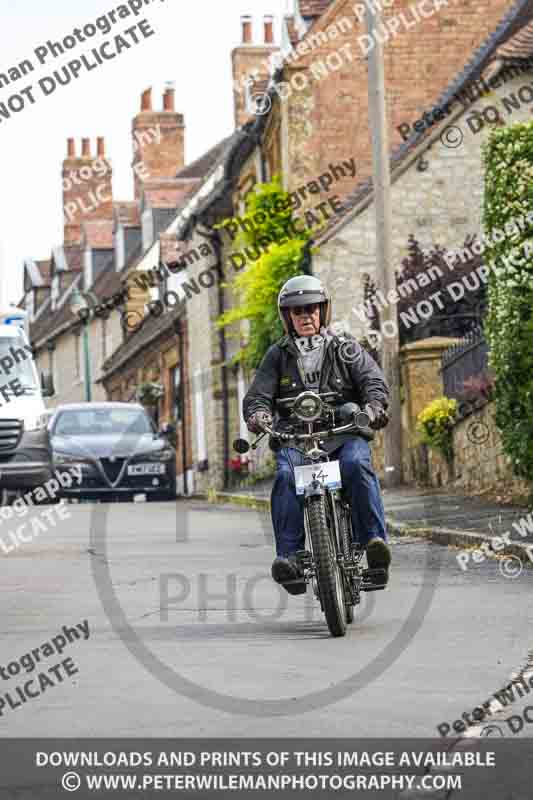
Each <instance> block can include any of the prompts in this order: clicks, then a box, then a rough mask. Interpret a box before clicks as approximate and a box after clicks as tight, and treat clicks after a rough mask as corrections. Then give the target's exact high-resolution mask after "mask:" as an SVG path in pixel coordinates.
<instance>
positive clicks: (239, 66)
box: [231, 14, 279, 128]
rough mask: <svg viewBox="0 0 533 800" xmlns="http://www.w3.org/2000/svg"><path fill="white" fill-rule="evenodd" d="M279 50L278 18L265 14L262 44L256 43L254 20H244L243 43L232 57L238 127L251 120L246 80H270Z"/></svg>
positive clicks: (248, 18) (244, 17) (235, 115)
mask: <svg viewBox="0 0 533 800" xmlns="http://www.w3.org/2000/svg"><path fill="white" fill-rule="evenodd" d="M278 51H279V47H278V45H277V44H276V43H275V41H274V17H273V16H272V15H271V14H267V15H265V17H264V19H263V35H262V42H261V43H260V44H254V41H253V30H252V17H251V16H249V15H245V16H242V17H241V44H240V45H239V46H238V47H236V48H235V49H234V50H233V52H232V54H231V61H232V69H233V87H234V88H233V98H234V117H235V126H236V127H237V128H238V127H240V126H241V125H244V123H245V122H247V121H248V120H249V119H250V112H249V110H248V109H247V104H246V95H247V92H246V79H247V78H255V79H256V80H266V79H267V78H269V77H270V69H269V58H270V56H271V55H272V53H276V52H278Z"/></svg>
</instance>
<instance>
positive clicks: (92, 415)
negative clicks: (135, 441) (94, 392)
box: [54, 406, 153, 436]
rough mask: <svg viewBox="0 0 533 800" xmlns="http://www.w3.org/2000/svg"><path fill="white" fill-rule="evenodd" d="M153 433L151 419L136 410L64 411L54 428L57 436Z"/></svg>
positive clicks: (89, 408) (86, 409)
mask: <svg viewBox="0 0 533 800" xmlns="http://www.w3.org/2000/svg"><path fill="white" fill-rule="evenodd" d="M149 433H153V428H152V425H151V422H150V418H149V417H148V414H147V413H146V412H145V411H139V410H138V409H136V408H95V409H92V408H91V407H90V406H87V408H83V409H80V410H79V411H70V410H69V411H63V412H62V413H60V414H59V415H58V417H57V421H56V424H55V426H54V434H55V435H56V436H99V435H100V436H105V435H108V436H111V435H113V436H118V435H122V436H125V435H132V434H139V435H145V434H149Z"/></svg>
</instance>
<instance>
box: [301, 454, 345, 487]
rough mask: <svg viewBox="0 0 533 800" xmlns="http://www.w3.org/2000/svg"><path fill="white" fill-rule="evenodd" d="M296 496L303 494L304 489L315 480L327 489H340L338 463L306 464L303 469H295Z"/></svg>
mask: <svg viewBox="0 0 533 800" xmlns="http://www.w3.org/2000/svg"><path fill="white" fill-rule="evenodd" d="M294 474H295V477H296V494H303V493H304V492H305V487H306V486H308V485H309V484H310V483H311V481H312V480H313V479H314V478H316V479H317V480H318V481H320V483H321V484H322V485H323V486H327V487H328V489H340V488H341V486H342V482H341V471H340V466H339V462H338V461H326V462H325V463H323V464H306V465H305V466H303V467H295V469H294Z"/></svg>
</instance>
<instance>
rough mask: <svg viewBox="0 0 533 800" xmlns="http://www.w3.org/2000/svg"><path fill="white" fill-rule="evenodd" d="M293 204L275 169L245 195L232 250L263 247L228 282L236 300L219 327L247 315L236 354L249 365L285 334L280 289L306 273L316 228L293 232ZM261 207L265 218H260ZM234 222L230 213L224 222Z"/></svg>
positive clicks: (224, 224) (256, 364)
mask: <svg viewBox="0 0 533 800" xmlns="http://www.w3.org/2000/svg"><path fill="white" fill-rule="evenodd" d="M291 205H292V204H291V197H290V194H289V193H288V192H286V191H284V190H283V188H282V185H281V178H280V176H278V175H275V176H274V177H273V178H272V180H271V181H270V183H262V184H258V185H257V186H256V187H255V190H254V191H252V192H250V194H249V195H248V197H247V198H246V212H245V213H244V214H242V215H241V218H242V219H243V225H242V228H243V230H241V231H240V232H239V235H238V236H237V238H236V240H235V241H234V242H233V250H234V252H237V253H238V252H242V251H243V248H244V252H245V253H247V252H249V250H252V251H254V248H259V249H258V250H255V251H254V252H257V253H261V254H260V255H259V257H258V258H256V259H255V260H251V261H249V263H248V264H247V265H246V268H245V269H243V270H242V272H238V273H237V274H236V275H235V276H234V277H233V280H232V281H231V283H230V285H231V287H232V289H233V291H234V297H235V300H236V302H235V305H234V306H233V308H231V309H230V310H229V311H226V312H225V313H224V314H223V315H222V316H221V317H219V319H218V325H219V326H221V327H226V326H229V325H233V324H234V323H236V322H240V321H241V320H245V319H246V320H249V322H250V332H249V338H248V343H247V344H246V346H245V347H243V348H241V349H240V350H239V352H238V353H237V354H236V356H235V358H234V361H235V362H239V361H240V362H241V363H243V365H244V366H246V367H248V368H252V369H255V368H256V367H257V366H258V365H259V363H260V361H261V359H262V358H263V356H264V354H265V353H266V351H267V350H268V348H269V347H270V345H272V344H273V343H274V342H275V341H277V339H279V338H280V337H281V336H282V335H283V326H282V324H281V321H280V319H279V317H278V307H277V299H278V294H279V291H280V289H281V287H282V286H283V284H284V283H285V282H286V281H288V280H289V278H293V277H295V276H296V275H300V274H301V273H302V260H303V252H304V247H305V245H306V244H307V242H308V241H309V239H310V238H311V234H312V232H313V231H312V230H311V229H306V230H303V231H302V232H301V233H300V234H296V235H295V233H294V231H293V230H292V228H291V225H292V222H293V213H292V207H291ZM258 212H263V214H264V216H265V221H264V222H261V223H257V216H256V215H257V214H258ZM231 223H232V220H231V219H230V220H228V221H227V222H225V223H222V224H221V225H220V227H222V228H224V227H227V226H228V225H230V224H231ZM245 223H248V225H246V224H245ZM247 248H249V250H247Z"/></svg>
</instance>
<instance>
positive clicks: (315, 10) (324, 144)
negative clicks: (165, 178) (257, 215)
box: [191, 0, 527, 486]
mask: <svg viewBox="0 0 533 800" xmlns="http://www.w3.org/2000/svg"><path fill="white" fill-rule="evenodd" d="M525 5H527V4H524V2H520V3H515V4H510V3H509V2H508V0H507V1H505V0H500V2H496V3H490V4H489V3H488V2H483V3H482V8H481V11H482V13H480V9H479V8H476V12H475V14H474V13H471V12H470V11H469V10H468V9H463V10H462V11H460V12H458V9H457V8H456V7H455V6H454V7H453V8H452V7H449V8H448V7H445V6H441V8H440V9H439V11H438V13H435V14H434V15H432V16H431V17H429V18H421V19H420V20H419V22H418V23H417V24H416V26H413V25H411V26H410V28H409V29H405V30H402V31H401V33H400V34H398V35H397V36H396V37H393V38H391V39H390V40H389V41H388V42H387V44H386V48H385V59H386V79H387V91H388V106H389V114H390V118H389V125H390V129H389V133H390V140H391V143H392V147H393V148H394V150H395V152H396V151H398V150H400V151H401V152H402V154H403V153H405V152H406V150H407V145H404V146H403V147H402V146H401V145H400V144H399V143H401V142H402V141H403V138H404V136H405V128H403V129H402V133H400V130H399V128H400V126H401V125H403V124H404V123H405V122H406V121H410V120H411V121H413V122H414V121H415V120H417V119H418V117H420V116H421V114H422V112H423V111H424V110H425V109H431V108H432V107H434V106H435V105H436V98H438V97H439V96H441V95H442V93H443V92H445V91H446V87H447V86H448V84H449V82H450V78H451V77H452V76H453V75H455V74H457V73H461V70H463V61H464V55H463V54H464V53H465V52H467V53H469V52H473V53H474V57H473V60H472V61H471V62H470V64H469V65H468V68H467V69H466V70H465V73H464V74H465V75H466V74H467V73H468V76H469V77H470V78H471V77H472V75H474V74H475V72H474V71H473V68H472V65H473V64H474V67H475V66H476V65H478V64H479V63H480V61H481V60H482V58H485V57H487V58H488V56H487V53H488V51H489V49H490V45H489V43H496V42H499V43H501V42H502V41H503V40H504V38H505V36H506V35H507V36H509V35H510V34H511V33H512V32H516V30H517V27H520V21H519V14H520V13H521V10H523V9H524V6H525ZM352 6H353V4H350V3H347V2H343V1H342V0H333V2H327V0H324V1H323V2H311V1H310V0H309V1H306V0H300V2H298V3H296V13H295V15H294V16H293V17H290V18H287V19H286V20H285V24H284V32H283V40H282V51H283V52H284V53H285V62H284V64H283V65H282V64H281V63H280V61H278V62H276V58H277V56H276V51H275V50H273V56H272V58H271V61H272V63H273V68H272V70H271V72H272V76H271V80H270V81H269V82H266V81H265V75H264V69H265V57H264V53H263V52H262V51H261V47H259V48H257V47H256V46H255V45H254V44H253V42H252V38H251V34H250V29H249V25H250V23H249V18H243V20H242V25H243V37H242V43H241V45H240V46H239V48H237V51H239V50H244V51H246V52H247V57H246V59H243V58H241V57H240V55H239V53H238V52H237V54H236V53H235V52H234V53H233V57H232V62H233V66H234V89H235V91H234V93H235V95H236V96H237V97H238V100H237V105H236V120H237V122H241V128H240V130H241V131H242V132H243V133H244V135H246V136H247V137H248V138H249V140H250V139H251V140H252V142H255V146H254V147H252V148H251V149H250V150H248V152H247V154H246V156H245V157H244V156H242V155H241V157H240V165H239V170H238V175H237V176H236V178H235V180H234V181H233V183H232V186H231V190H232V192H233V207H234V208H235V209H236V210H237V212H238V210H239V209H241V208H242V206H243V203H244V199H245V197H246V194H247V193H248V192H249V191H251V190H252V189H253V186H254V185H255V184H256V183H257V182H260V181H263V180H268V179H270V178H271V176H272V175H273V174H274V173H276V172H281V173H282V175H283V180H284V186H285V188H286V189H287V190H289V191H295V190H296V189H298V188H299V187H301V186H303V185H306V184H308V183H309V181H311V180H312V179H313V178H315V177H317V176H318V175H320V174H321V173H323V172H324V171H325V170H328V169H330V167H331V165H332V164H333V165H335V164H338V163H339V162H341V161H343V160H345V159H346V158H350V157H352V156H354V157H355V158H356V161H357V175H356V177H355V178H354V177H353V176H350V175H349V174H348V173H346V174H344V175H343V174H340V175H339V176H338V177H337V179H336V182H335V185H334V189H333V190H332V193H333V192H334V194H335V195H337V196H338V197H339V198H342V199H343V201H346V202H344V208H343V209H342V211H341V212H340V214H339V218H338V219H335V220H334V221H332V222H331V224H330V225H329V226H328V227H327V228H326V231H325V233H324V235H323V236H322V237H320V238H317V241H316V244H318V245H320V250H319V252H318V253H315V254H314V255H313V256H312V260H311V269H312V271H313V272H315V273H316V274H318V275H320V276H322V277H324V279H325V280H326V281H327V282H328V284H329V286H330V288H331V290H332V294H333V300H334V304H335V316H336V317H337V318H340V319H343V318H344V319H346V318H347V317H348V314H349V313H350V312H351V308H352V306H353V305H354V302H358V301H361V300H362V291H363V278H364V275H365V274H369V275H373V274H374V259H375V256H374V255H373V243H372V234H371V232H370V231H368V230H366V229H364V228H363V230H361V228H359V229H357V231H356V229H355V228H354V235H353V236H352V235H351V234H350V233H349V225H347V224H346V223H345V219H347V218H348V216H349V215H352V216H353V213H354V211H353V206H354V204H355V200H354V197H357V198H358V197H359V196H360V195H361V204H362V205H361V210H363V209H365V208H366V207H367V206H368V207H370V204H371V200H370V199H368V178H369V176H370V173H371V158H372V156H371V144H370V132H369V129H368V90H367V66H366V60H365V57H364V55H363V54H362V53H361V51H360V47H359V37H361V36H363V35H364V34H365V33H366V28H365V27H363V23H362V21H361V20H359V19H358V18H357V16H356V12H355V13H354V8H353V7H352ZM407 6H408V4H407V3H406V2H400V3H398V4H395V6H394V9H391V8H389V9H386V10H385V17H386V18H387V19H389V18H390V17H391V16H392V15H393V14H399V13H402V12H403V13H404V14H406V13H407ZM506 11H507V13H506V14H505V16H503V15H504V13H505V12H506ZM502 16H503V19H502ZM495 30H496V31H497V33H496V34H494V33H493V31H495ZM289 48H291V51H290V52H289V53H288V54H287V50H288V49H289ZM437 50H438V52H439V61H438V63H437V64H435V59H434V53H435V52H436V51H437ZM339 52H341V53H342V59H341V58H340V56H339V55H338V54H339ZM350 53H351V54H352V58H349V54H350ZM335 54H336V55H335ZM485 63H486V62H485ZM242 64H246V67H247V69H248V70H249V73H248V74H249V76H250V79H249V83H248V84H246V80H245V77H246V76H243V75H242V72H240V71H239V70H240V67H241V66H242ZM413 76H414V77H413ZM243 84H244V89H243V91H242V95H243V96H244V100H243V96H242V95H241V94H240V93H239V91H238V90H239V87H242V86H243ZM274 84H275V85H274ZM287 87H290V91H289V89H288V88H287ZM455 88H457V87H455ZM265 89H266V91H267V92H268V95H269V98H270V102H269V103H267V107H268V105H270V106H271V108H270V111H269V112H268V113H266V114H262V113H260V114H258V115H256V116H255V121H254V122H246V120H247V119H248V120H249V119H250V118H251V117H250V115H251V114H252V112H253V110H254V108H253V102H251V101H252V100H253V97H254V94H256V93H257V92H263V93H264V91H265ZM282 97H284V98H285V99H283V100H282V99H281V98H282ZM449 122H450V119H448V123H449ZM243 123H244V124H243ZM418 127H419V126H418ZM443 127H445V124H444V125H443ZM419 138H420V137H418V139H417V141H419ZM410 147H411V145H410ZM475 147H476V150H477V158H479V144H477V143H476V145H475ZM409 152H410V153H412V151H411V150H410V151H409ZM450 152H451V151H450ZM447 155H448V154H447V153H444V155H443V156H442V158H443V159H446V158H447ZM402 157H403V156H402ZM393 163H394V161H393ZM408 164H409V165H411V167H410V175H411V178H412V179H413V180H414V179H415V178H416V179H417V181H418V183H417V187H418V188H417V189H416V190H415V188H413V186H412V185H410V186H409V190H408V191H407V192H406V197H405V198H404V197H403V196H401V197H400V198H399V199H398V203H397V206H395V207H397V208H398V209H399V219H398V227H399V228H401V226H402V225H404V223H405V220H406V219H408V220H409V221H410V222H412V221H413V219H419V220H420V228H422V227H424V226H425V225H427V220H426V221H425V218H426V217H427V216H428V215H427V214H426V213H424V214H420V213H419V212H418V206H417V203H420V202H422V201H421V194H422V193H421V191H420V190H421V186H422V184H421V178H422V179H423V180H424V181H425V183H424V188H425V190H426V191H427V184H428V181H429V180H430V178H429V176H427V177H426V176H425V173H424V174H423V173H422V172H421V171H420V170H421V169H423V162H422V167H420V156H418V160H417V158H416V155H415V154H414V153H413V154H412V156H411V155H410V156H409V158H408V159H407V160H406V161H404V162H402V171H405V169H407V167H408ZM417 165H418V169H417ZM465 168H466V165H463V168H462V170H459V174H455V175H454V179H455V181H458V182H459V185H463V184H464V183H465V176H464V170H465ZM476 169H477V172H476V174H477V176H478V177H477V180H478V181H479V163H478V166H477V168H476ZM398 174H399V173H398ZM439 180H442V178H437V181H439ZM447 185H448V186H449V187H450V191H452V189H451V186H452V181H451V179H450V180H449V182H448V181H447ZM456 185H457V183H456ZM361 187H363V188H361ZM364 187H366V188H364ZM439 189H440V184H438V183H437V185H436V186H435V187H434V188H433V189H432V190H431V191H430V193H429V195H427V196H426V199H425V200H424V201H423V202H424V205H425V207H426V208H427V207H428V206H431V207H432V208H433V209H434V213H433V217H435V210H436V209H440V207H441V204H439V203H438V202H437V198H438V196H439ZM365 192H366V196H367V197H366V200H365ZM359 193H360V195H359ZM455 195H457V190H456V189H455ZM407 197H408V198H409V202H408V203H407V202H406V198H407ZM477 197H479V194H478V195H477ZM477 197H476V195H473V196H471V197H465V198H462V199H460V200H458V201H457V202H456V205H455V209H452V211H451V214H450V216H449V217H446V218H445V219H443V220H442V222H440V223H438V225H437V226H436V228H435V230H437V232H438V231H440V230H444V229H446V231H447V232H449V231H450V226H451V225H456V224H459V223H460V225H462V226H463V228H462V229H463V230H464V231H465V232H466V231H467V230H472V224H473V222H472V220H474V219H475V220H476V222H477V226H478V225H479V207H478V206H477V205H476V202H475V201H476V200H477ZM318 199H323V198H322V197H321V198H318ZM472 201H474V202H472ZM316 202H317V198H312V197H311V196H310V195H309V196H308V198H307V199H306V200H305V201H304V202H303V203H302V208H301V209H299V211H298V213H299V214H303V213H304V211H305V209H306V208H309V207H310V206H311V205H312V204H313V203H316ZM474 207H475V209H476V210H475V212H474V211H473V209H474ZM467 208H468V209H469V210H468V212H467ZM372 214H373V211H371V210H368V211H367V212H366V219H368V220H370V217H371V216H372ZM401 219H403V220H404V222H401ZM373 224H374V222H373V218H372V222H369V226H370V227H372V225H373ZM395 224H396V223H395ZM341 226H342V227H341ZM439 226H440V227H439ZM477 226H476V225H474V228H473V229H474V230H475V229H476V227H477ZM411 229H412V226H411ZM458 230H461V229H460V228H459V229H458ZM336 231H338V233H337V234H336V233H335V232H336ZM402 235H403V234H402ZM407 239H408V232H406V233H405V238H404V240H403V242H402V247H403V248H404V249H403V251H402V255H403V254H405V247H406V245H407ZM354 262H355V264H357V266H358V268H356V270H355V271H354ZM363 266H364V269H363V268H362V267H363ZM224 269H225V272H226V273H227V274H231V267H230V264H229V263H228V262H227V261H224ZM227 302H230V298H228V297H227ZM192 327H193V326H192V324H191V330H192ZM350 327H353V326H350ZM356 332H358V331H356ZM241 333H242V335H245V328H243V331H242V332H241ZM249 377H250V376H246V375H244V376H239V381H240V389H239V393H242V392H243V389H245V387H246V385H247V383H248V380H249ZM237 415H238V416H237V419H236V420H233V421H231V422H230V426H231V427H232V428H233V429H234V430H235V429H237V428H238V425H239V424H240V423H239V417H240V409H239V407H238V406H237ZM217 483H218V485H219V486H220V485H221V484H220V482H218V479H217Z"/></svg>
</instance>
